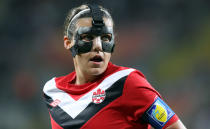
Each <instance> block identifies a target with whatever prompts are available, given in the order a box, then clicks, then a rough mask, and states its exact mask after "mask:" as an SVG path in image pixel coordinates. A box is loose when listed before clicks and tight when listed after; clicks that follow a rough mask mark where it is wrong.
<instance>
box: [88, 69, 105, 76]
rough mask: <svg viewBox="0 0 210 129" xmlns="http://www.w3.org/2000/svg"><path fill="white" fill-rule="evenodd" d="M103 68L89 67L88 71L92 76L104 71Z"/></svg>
mask: <svg viewBox="0 0 210 129" xmlns="http://www.w3.org/2000/svg"><path fill="white" fill-rule="evenodd" d="M104 71H105V70H104V68H90V69H89V73H90V74H91V75H94V76H99V75H101V74H103V73H104Z"/></svg>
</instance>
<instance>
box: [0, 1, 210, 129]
mask: <svg viewBox="0 0 210 129" xmlns="http://www.w3.org/2000/svg"><path fill="white" fill-rule="evenodd" d="M96 1H97V0H96ZM84 2H85V0H62V1H58V0H0V43H1V45H0V55H1V57H0V78H1V86H0V100H1V106H0V114H1V115H0V129H50V128H51V127H50V119H49V114H48V110H47V108H46V106H45V104H44V103H43V101H42V88H43V86H44V84H45V83H46V81H48V80H49V79H51V78H52V77H54V76H62V75H66V74H68V73H70V72H71V71H72V70H73V69H74V68H73V63H72V56H71V54H70V52H69V51H67V50H65V49H64V47H63V23H64V19H65V17H66V15H67V12H68V10H69V9H71V8H72V7H75V6H78V5H80V4H82V3H84ZM97 2H98V1H97ZM100 4H101V5H103V6H104V7H106V8H108V9H109V10H110V11H111V13H112V15H113V18H114V20H115V29H116V33H117V39H116V40H117V42H116V44H117V45H116V49H115V52H114V54H113V56H112V62H113V63H114V64H117V65H122V66H128V67H133V68H136V69H138V70H140V71H142V72H143V73H144V74H145V76H146V77H147V79H148V81H149V82H150V83H151V84H152V85H153V86H154V87H155V89H157V90H158V91H159V92H160V94H161V95H162V96H163V98H164V99H165V101H166V102H167V103H168V104H169V105H170V106H171V107H172V109H173V110H174V111H175V112H176V113H177V114H178V116H179V117H180V119H181V120H182V121H183V123H184V124H185V125H186V126H187V127H188V128H189V129H209V128H210V126H209V124H208V122H209V121H210V110H209V109H210V95H209V93H210V92H209V91H210V87H209V84H210V1H209V0H191V1H187V0H158V1H157V0H112V1H103V2H100Z"/></svg>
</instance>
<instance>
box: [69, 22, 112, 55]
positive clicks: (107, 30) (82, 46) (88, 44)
mask: <svg viewBox="0 0 210 129" xmlns="http://www.w3.org/2000/svg"><path fill="white" fill-rule="evenodd" d="M82 34H87V35H92V36H95V37H96V36H103V35H106V34H110V35H111V39H110V40H109V41H106V42H105V41H103V40H101V44H102V50H103V51H104V52H109V53H112V52H113V49H114V34H113V28H112V27H106V26H103V27H102V28H101V29H97V28H94V27H80V28H79V29H78V30H77V32H76V35H75V45H74V46H73V47H72V48H70V50H71V52H72V55H73V56H74V57H75V56H76V55H77V54H82V53H87V52H90V51H91V49H92V47H93V41H83V40H82V39H81V37H80V36H81V35H82Z"/></svg>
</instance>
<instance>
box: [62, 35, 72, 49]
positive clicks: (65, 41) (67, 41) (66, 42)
mask: <svg viewBox="0 0 210 129" xmlns="http://www.w3.org/2000/svg"><path fill="white" fill-rule="evenodd" d="M63 40H64V47H65V48H66V49H70V48H71V47H72V46H73V40H69V39H68V37H67V36H64V38H63Z"/></svg>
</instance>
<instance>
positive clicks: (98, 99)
mask: <svg viewBox="0 0 210 129" xmlns="http://www.w3.org/2000/svg"><path fill="white" fill-rule="evenodd" d="M105 97H106V93H105V91H104V90H102V89H100V88H99V89H97V91H96V92H93V96H92V102H93V103H95V104H99V103H102V102H103V101H104V99H105Z"/></svg>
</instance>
